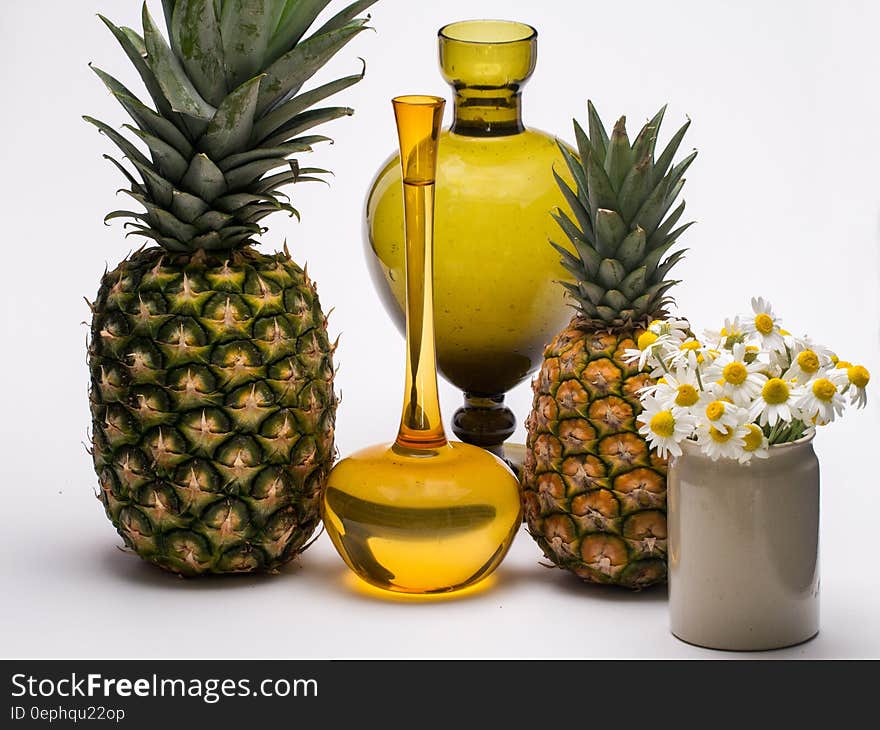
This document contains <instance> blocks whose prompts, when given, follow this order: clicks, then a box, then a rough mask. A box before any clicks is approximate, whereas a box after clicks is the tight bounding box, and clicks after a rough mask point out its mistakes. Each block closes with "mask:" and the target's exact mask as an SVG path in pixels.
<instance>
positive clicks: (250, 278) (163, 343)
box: [86, 0, 375, 575]
mask: <svg viewBox="0 0 880 730" xmlns="http://www.w3.org/2000/svg"><path fill="white" fill-rule="evenodd" d="M373 2H375V0H372V1H367V2H363V1H362V2H356V3H354V4H352V5H350V6H348V7H347V8H345V9H343V10H341V11H340V12H339V13H338V14H337V15H335V16H334V17H332V18H331V19H330V20H328V21H327V23H326V24H324V25H323V26H321V27H320V28H319V29H318V30H317V31H315V32H314V33H312V34H311V35H310V36H309V37H306V33H307V31H308V30H309V28H310V27H311V26H312V25H313V24H314V22H315V20H316V18H317V16H318V14H319V13H320V12H321V11H322V10H324V8H326V7H327V6H328V5H329V4H330V0H319V1H318V2H312V1H311V0H262V1H261V2H244V0H163V6H164V11H165V19H166V24H167V27H168V35H169V38H170V44H169V43H168V42H166V40H165V38H164V37H163V36H162V35H161V34H160V31H159V29H158V28H157V26H156V24H155V23H154V21H153V19H152V18H151V17H150V14H149V12H148V10H147V7H146V4H145V5H144V9H143V30H144V32H143V36H141V35H139V34H138V33H136V32H135V31H134V30H132V29H130V28H120V27H117V26H115V25H114V24H113V23H111V22H110V21H109V20H107V19H106V18H102V20H103V21H104V23H106V25H107V27H108V28H109V29H110V30H111V32H112V33H113V35H114V36H115V37H116V39H117V40H118V41H119V43H120V44H121V45H122V48H123V49H124V50H125V53H126V54H127V56H128V58H129V59H130V60H131V62H132V63H133V64H134V66H135V68H136V69H137V71H138V73H139V75H140V77H141V79H142V80H143V83H144V85H145V87H146V89H147V91H148V92H149V95H150V97H151V98H152V100H153V103H154V105H155V108H151V107H148V106H147V105H146V104H144V103H142V102H141V101H139V100H138V99H137V98H136V97H135V95H134V94H133V93H132V92H131V91H129V90H128V89H127V88H126V87H125V86H123V85H122V84H121V83H120V82H119V81H117V80H116V79H114V78H113V77H111V76H110V75H108V74H106V73H104V72H103V71H101V70H99V69H94V70H95V72H96V73H97V74H98V76H100V78H101V79H102V80H103V81H104V83H105V84H106V86H107V88H108V89H109V90H110V92H111V93H112V94H113V95H114V96H115V97H116V98H117V100H118V101H119V102H120V103H121V104H122V106H123V107H124V108H125V110H126V111H127V112H128V113H129V115H130V116H131V117H132V119H133V120H134V123H135V124H134V126H130V125H126V127H127V129H128V130H129V131H130V132H131V134H133V135H134V137H135V138H136V139H137V140H139V141H140V142H141V143H143V146H144V148H145V149H144V151H142V149H141V148H140V147H138V146H137V145H135V144H132V142H130V141H129V140H128V139H126V137H124V136H123V135H121V134H119V133H117V132H116V131H114V130H113V129H111V128H110V127H109V126H108V125H106V124H104V123H103V122H100V121H98V120H96V119H92V118H91V117H86V120H87V121H89V122H91V123H92V124H94V125H95V126H97V127H98V129H100V130H101V131H102V132H103V133H104V134H106V135H107V136H108V137H109V138H110V139H111V140H112V141H113V142H114V143H115V144H116V145H117V146H118V147H119V148H120V149H121V150H122V153H123V155H124V156H125V158H127V160H128V161H129V162H130V163H131V165H132V166H133V167H134V173H135V174H136V175H137V177H136V176H135V174H133V173H132V172H130V171H129V170H128V169H126V168H125V167H124V166H123V165H122V164H121V163H120V162H118V161H117V160H114V159H113V158H109V157H108V159H110V160H111V161H112V162H113V163H114V164H115V165H116V167H118V168H119V169H120V170H121V171H122V173H123V174H124V175H125V176H126V178H127V179H128V182H129V183H130V188H129V189H128V190H126V191H125V192H127V193H128V194H129V195H130V196H131V197H132V198H133V199H134V200H135V201H136V202H137V203H139V204H140V205H141V206H143V208H144V209H145V210H144V212H136V211H124V210H122V211H114V212H113V213H110V214H109V215H108V216H107V218H106V220H111V219H114V218H120V217H128V218H131V219H133V222H129V223H127V225H128V226H131V227H132V228H133V230H132V232H131V234H134V235H140V236H144V237H146V238H149V239H152V240H153V241H154V242H155V244H156V245H153V246H150V247H148V248H142V249H141V250H139V251H137V252H135V253H134V254H132V255H131V256H130V257H129V258H127V259H126V260H125V261H123V262H122V263H121V264H119V266H118V267H117V268H116V269H115V270H114V271H112V272H109V273H105V274H104V277H103V279H102V281H101V286H100V289H99V291H98V296H97V298H96V300H95V301H94V302H93V303H92V304H91V308H92V312H93V318H92V325H91V341H90V346H89V368H90V373H91V388H90V403H91V412H92V431H93V434H92V455H93V458H94V463H95V469H96V471H97V473H98V477H99V482H100V493H99V497H100V499H101V501H102V502H103V504H104V507H105V509H106V512H107V515H108V516H109V518H110V519H111V521H112V522H113V524H114V526H115V527H116V529H117V530H118V531H119V534H120V535H121V536H122V538H123V540H124V541H125V544H126V545H127V546H128V547H129V548H131V549H132V550H133V551H134V552H136V553H137V554H138V555H140V556H141V557H142V558H144V559H145V560H148V561H150V562H151V563H154V564H156V565H158V566H160V567H162V568H165V569H167V570H170V571H173V572H176V573H180V574H184V575H198V574H203V573H231V572H247V571H273V570H276V569H277V568H279V567H280V566H282V565H283V564H284V563H286V562H287V561H289V560H290V559H291V558H293V557H294V556H295V555H297V554H298V553H299V552H300V551H301V550H303V549H304V547H305V546H306V542H307V540H308V539H309V537H310V536H311V535H312V533H313V532H314V530H315V528H316V526H317V524H318V521H319V503H320V496H321V490H322V488H323V485H324V481H325V477H326V475H327V473H328V471H329V469H330V466H331V464H332V461H333V458H334V445H333V434H334V430H333V429H334V420H335V412H336V396H335V394H334V390H333V375H334V368H333V362H332V356H333V349H334V347H333V345H331V344H330V342H329V341H328V337H327V331H326V320H325V317H324V315H323V313H322V311H321V306H320V304H319V301H318V297H317V294H316V293H315V287H314V285H313V284H312V282H311V281H310V280H309V278H308V276H307V275H306V273H305V272H304V271H303V270H302V269H301V268H300V267H299V266H297V265H296V264H295V263H294V262H293V261H291V259H290V256H289V255H288V253H287V250H286V248H285V251H284V253H283V254H282V253H276V254H272V255H264V254H262V253H259V252H258V251H256V250H255V249H254V248H253V247H252V244H253V243H254V239H255V237H256V236H258V235H259V234H261V233H263V232H264V231H265V229H263V228H261V226H260V221H261V220H262V219H263V218H265V217H266V216H268V215H269V214H271V213H273V212H276V211H287V212H288V213H290V214H292V215H294V214H295V215H298V214H297V212H296V211H295V210H294V208H293V207H292V206H291V205H290V204H289V202H287V197H286V196H285V195H284V194H283V193H282V192H280V188H281V187H283V186H285V185H287V184H289V183H296V182H301V181H304V180H314V179H316V178H315V177H314V175H315V174H316V173H320V172H323V171H322V170H317V169H308V168H300V167H299V165H298V164H297V162H296V160H295V159H293V158H292V155H295V154H298V153H301V152H306V151H309V150H310V148H311V145H312V144H314V143H315V142H318V141H321V140H325V139H326V138H325V137H318V136H305V135H304V133H305V132H306V131H307V130H309V129H311V128H312V127H314V126H316V125H317V124H320V123H322V122H325V121H329V120H331V119H335V118H337V117H340V116H344V115H350V114H351V113H352V110H351V109H346V108H340V107H323V108H317V109H315V108H313V107H314V106H315V105H316V104H318V103H319V102H321V101H322V100H324V99H326V98H327V97H329V96H331V95H332V94H334V93H336V92H338V91H341V90H342V89H345V88H346V87H348V86H351V85H352V84H354V83H355V82H357V81H358V80H359V79H360V78H362V76H363V74H362V73H361V74H358V75H355V76H350V77H347V78H343V79H340V80H337V81H334V82H332V83H329V84H326V85H324V86H320V87H318V88H315V89H313V90H311V91H307V92H301V89H302V87H303V85H304V83H305V82H306V81H308V79H309V78H311V77H312V75H313V74H314V73H315V72H316V71H318V70H319V69H320V68H321V67H322V65H324V64H325V63H326V62H327V61H328V60H329V59H330V58H331V57H332V56H333V55H334V54H335V53H336V52H337V51H339V50H340V49H341V48H342V47H343V46H344V45H345V44H346V43H347V42H348V41H350V40H351V39H352V38H353V37H355V36H356V35H357V34H358V33H360V32H361V31H362V30H364V28H365V23H366V20H365V19H361V18H357V15H358V14H359V13H360V12H361V11H362V10H364V9H365V8H367V7H369V6H370V5H372V4H373ZM131 234H130V235H131Z"/></svg>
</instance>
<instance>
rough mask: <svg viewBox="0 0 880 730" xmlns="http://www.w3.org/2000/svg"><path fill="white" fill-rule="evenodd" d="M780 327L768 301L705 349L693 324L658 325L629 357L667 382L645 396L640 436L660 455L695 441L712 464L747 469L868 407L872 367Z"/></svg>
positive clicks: (708, 339)
mask: <svg viewBox="0 0 880 730" xmlns="http://www.w3.org/2000/svg"><path fill="white" fill-rule="evenodd" d="M781 325H782V323H781V321H780V319H779V318H778V317H777V316H776V315H775V314H774V312H773V308H772V307H771V306H770V303H769V302H767V301H766V300H764V299H762V298H760V297H759V298H755V299H752V313H751V314H749V315H747V316H737V317H734V318H733V319H727V320H725V322H724V327H722V328H721V330H720V331H717V332H714V331H707V332H706V333H705V336H704V338H703V340H702V341H701V340H698V339H696V338H695V337H694V336H693V335H692V334H691V332H690V325H689V324H688V322H686V321H684V320H676V319H672V320H667V321H662V322H661V321H656V322H653V323H652V324H651V325H650V326H649V327H648V329H647V330H646V331H645V332H644V333H643V334H642V335H641V336H640V337H639V339H638V349H631V350H628V351H627V353H626V358H627V360H628V361H629V362H633V361H636V360H638V361H639V365H640V367H642V368H650V369H651V370H652V372H651V374H652V376H653V377H654V378H658V380H657V383H656V384H655V385H652V386H650V387H648V388H645V389H644V390H643V391H641V392H640V398H641V402H642V406H643V408H644V411H643V412H642V413H641V414H640V416H639V419H638V422H639V424H640V425H641V428H640V429H639V432H640V433H641V434H642V435H643V436H645V437H646V438H647V439H648V441H649V443H650V444H651V446H652V447H653V448H655V449H656V450H657V452H658V453H659V454H660V455H661V456H666V455H667V454H670V455H672V456H680V455H681V453H682V448H681V442H682V441H684V440H685V439H690V440H693V441H696V442H697V444H699V446H700V449H701V450H702V451H703V453H705V454H706V455H707V456H709V457H710V458H711V459H713V460H717V459H719V458H730V459H736V460H737V461H739V462H741V463H746V462H748V461H750V460H751V459H753V458H758V459H766V458H767V455H768V449H769V447H770V446H775V445H778V444H785V443H791V442H794V441H798V440H799V439H801V438H803V437H805V436H808V435H811V434H812V432H813V431H814V429H815V427H816V426H825V425H827V424H829V423H831V422H832V421H834V420H835V418H837V417H839V416H840V415H841V414H842V413H843V410H844V407H845V406H846V404H847V402H849V403H850V404H852V405H856V406H858V407H863V406H864V405H865V403H866V400H867V396H866V393H865V388H866V386H867V384H868V381H869V380H870V374H869V373H868V370H867V369H866V368H865V367H863V366H862V365H853V364H852V363H849V362H846V361H844V360H840V359H839V358H838V357H837V355H836V354H835V353H834V352H833V351H831V350H830V349H829V348H828V347H825V346H824V345H820V344H817V343H815V342H813V341H812V340H811V339H810V338H809V337H795V336H794V335H792V334H791V333H789V332H788V331H787V330H785V329H783V328H782V326H781Z"/></svg>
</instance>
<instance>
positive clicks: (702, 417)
mask: <svg viewBox="0 0 880 730" xmlns="http://www.w3.org/2000/svg"><path fill="white" fill-rule="evenodd" d="M695 415H696V417H697V419H698V421H699V423H700V424H703V425H705V426H713V427H714V428H717V429H718V430H719V431H725V432H726V431H729V430H731V429H734V428H736V427H737V426H739V425H740V424H741V423H743V422H744V421H745V416H746V414H745V413H744V412H743V409H742V408H740V407H738V406H737V405H736V404H734V403H732V402H730V401H729V400H728V399H727V398H725V397H724V395H723V391H722V390H721V386H719V385H717V384H714V385H713V386H712V387H710V388H709V389H708V390H706V391H705V392H704V393H703V395H702V397H701V398H700V404H699V405H698V406H697V408H696V414H695Z"/></svg>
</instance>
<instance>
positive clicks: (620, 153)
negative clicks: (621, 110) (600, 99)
mask: <svg viewBox="0 0 880 730" xmlns="http://www.w3.org/2000/svg"><path fill="white" fill-rule="evenodd" d="M632 165H633V151H632V147H630V144H629V136H628V135H627V133H626V117H621V118H620V119H618V120H617V123H616V124H615V125H614V130H613V131H612V132H611V141H610V142H609V143H608V150H607V152H606V154H605V164H604V165H603V167H604V169H605V173H606V174H607V175H608V180H609V182H610V183H611V187H612V188H613V189H614V190H615V191H618V190H620V186H621V185H622V184H623V181H624V179H625V178H626V175H627V173H628V172H629V171H630V168H632Z"/></svg>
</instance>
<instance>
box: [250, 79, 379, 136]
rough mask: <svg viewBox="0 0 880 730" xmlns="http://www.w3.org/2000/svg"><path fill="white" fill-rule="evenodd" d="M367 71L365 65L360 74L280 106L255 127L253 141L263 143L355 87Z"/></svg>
mask: <svg viewBox="0 0 880 730" xmlns="http://www.w3.org/2000/svg"><path fill="white" fill-rule="evenodd" d="M366 69H367V65H366V64H364V67H363V70H362V71H361V73H359V74H355V75H352V76H346V77H345V78H341V79H338V80H336V81H331V82H330V83H329V84H324V85H323V86H319V87H317V88H316V89H312V90H311V91H307V92H305V93H303V94H300V95H299V96H296V97H294V98H293V99H291V100H290V101H288V102H285V103H284V104H281V105H279V106H278V108H277V109H273V110H272V111H271V112H269V113H268V114H267V115H266V116H265V117H263V118H262V119H260V120H259V121H258V122H257V123H256V124H255V125H254V133H253V138H252V141H253V142H255V143H260V142H262V141H263V140H265V139H266V138H267V137H268V136H269V135H270V134H272V133H273V132H274V131H275V130H277V129H278V128H279V127H282V126H284V125H285V124H287V123H288V122H289V121H290V120H291V119H293V118H294V117H296V116H297V115H298V114H301V113H302V112H304V111H306V110H307V109H310V108H311V107H313V106H315V104H318V103H320V102H321V101H323V100H324V99H327V98H328V97H330V96H333V95H334V94H337V93H338V92H340V91H343V90H345V89H347V88H349V87H350V86H353V85H354V84H356V83H357V82H358V81H361V80H362V79H363V78H364V73H365V72H366Z"/></svg>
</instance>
